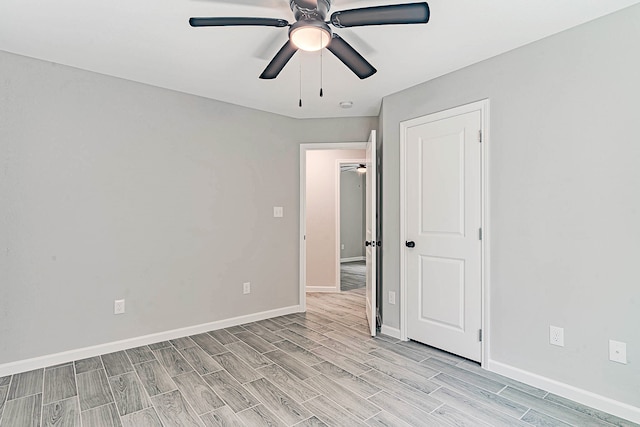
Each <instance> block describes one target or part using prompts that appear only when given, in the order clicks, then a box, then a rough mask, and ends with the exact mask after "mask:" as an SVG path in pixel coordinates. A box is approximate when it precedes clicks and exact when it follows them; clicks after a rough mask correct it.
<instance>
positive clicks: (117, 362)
mask: <svg viewBox="0 0 640 427" xmlns="http://www.w3.org/2000/svg"><path fill="white" fill-rule="evenodd" d="M101 357H102V363H103V364H104V369H105V370H106V371H107V376H108V377H113V376H114V375H121V374H124V373H125V372H132V371H133V366H132V365H131V362H130V361H129V357H127V354H126V353H125V352H124V351H116V352H115V353H109V354H105V355H103V356H101Z"/></svg>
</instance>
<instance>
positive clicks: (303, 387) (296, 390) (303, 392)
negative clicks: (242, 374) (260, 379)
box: [258, 363, 319, 403]
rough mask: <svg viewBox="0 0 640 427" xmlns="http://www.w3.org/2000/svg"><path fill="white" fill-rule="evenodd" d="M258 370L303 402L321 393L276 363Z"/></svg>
mask: <svg viewBox="0 0 640 427" xmlns="http://www.w3.org/2000/svg"><path fill="white" fill-rule="evenodd" d="M258 372H260V374H262V375H263V376H264V377H265V378H267V379H268V380H269V381H271V382H272V383H273V384H275V385H277V386H278V387H280V389H282V390H285V391H286V392H287V393H288V394H289V395H290V396H291V397H293V398H294V399H295V400H296V401H298V402H300V403H302V402H305V401H307V400H309V399H312V398H314V397H316V396H318V395H319V393H318V392H317V391H315V390H314V389H313V388H311V387H309V386H308V385H307V384H305V383H304V382H302V381H301V380H299V379H298V378H296V377H294V376H293V375H291V374H290V373H289V372H287V371H286V370H284V369H282V368H281V367H280V366H278V365H276V364H275V363H274V364H272V365H269V366H266V367H264V368H261V369H258Z"/></svg>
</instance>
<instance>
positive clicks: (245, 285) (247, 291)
mask: <svg viewBox="0 0 640 427" xmlns="http://www.w3.org/2000/svg"><path fill="white" fill-rule="evenodd" d="M242 293H243V294H250V293H251V282H244V283H243V284H242Z"/></svg>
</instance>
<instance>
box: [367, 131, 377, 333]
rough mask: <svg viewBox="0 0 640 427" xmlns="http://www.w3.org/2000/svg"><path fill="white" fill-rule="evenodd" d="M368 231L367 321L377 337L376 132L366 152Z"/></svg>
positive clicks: (368, 143)
mask: <svg viewBox="0 0 640 427" xmlns="http://www.w3.org/2000/svg"><path fill="white" fill-rule="evenodd" d="M365 158H366V164H367V177H366V230H367V235H366V237H365V239H366V241H365V245H366V251H365V252H366V258H367V320H368V321H369V329H370V330H371V336H372V337H375V336H376V312H377V310H376V292H377V288H376V283H377V280H376V271H377V269H376V247H377V243H378V237H377V236H376V165H377V161H376V131H375V130H372V131H371V135H370V136H369V141H368V142H367V151H366V157H365Z"/></svg>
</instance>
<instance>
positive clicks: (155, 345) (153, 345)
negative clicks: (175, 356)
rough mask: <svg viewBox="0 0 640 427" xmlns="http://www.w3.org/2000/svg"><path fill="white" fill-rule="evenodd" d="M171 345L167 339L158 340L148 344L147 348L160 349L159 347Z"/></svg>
mask: <svg viewBox="0 0 640 427" xmlns="http://www.w3.org/2000/svg"><path fill="white" fill-rule="evenodd" d="M166 347H171V343H170V342H169V341H160V342H156V343H153V344H149V348H150V349H151V350H152V351H156V350H160V349H161V348H166Z"/></svg>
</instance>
